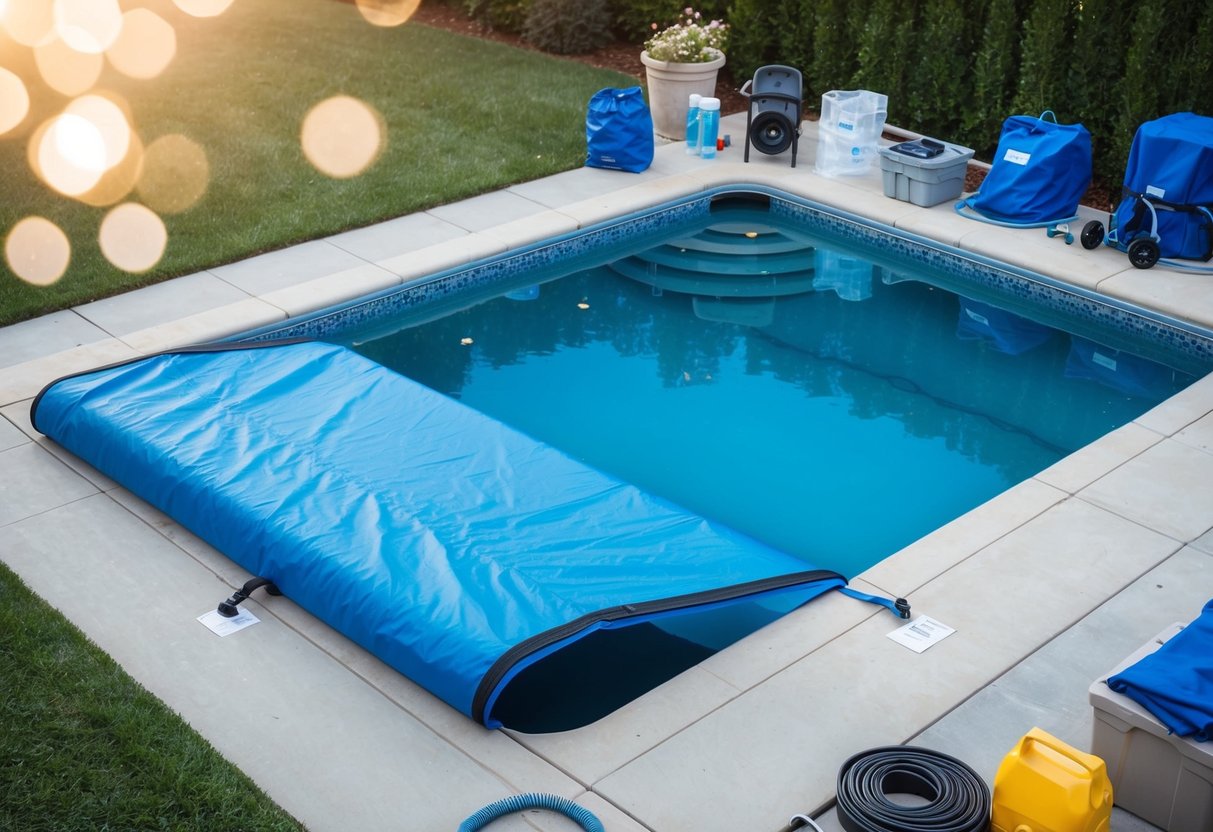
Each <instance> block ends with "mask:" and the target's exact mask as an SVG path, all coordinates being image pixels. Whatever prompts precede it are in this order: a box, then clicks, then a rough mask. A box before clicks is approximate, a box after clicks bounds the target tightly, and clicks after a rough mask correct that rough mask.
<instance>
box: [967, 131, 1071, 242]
mask: <svg viewBox="0 0 1213 832" xmlns="http://www.w3.org/2000/svg"><path fill="white" fill-rule="evenodd" d="M1090 184H1091V134H1090V133H1088V132H1087V128H1085V127H1083V126H1082V125H1081V124H1058V123H1057V117H1056V116H1054V115H1053V111H1052V110H1046V111H1045V112H1044V113H1042V114H1041V116H1040V118H1037V117H1036V116H1011V117H1010V118H1008V119H1007V120H1006V121H1005V122H1004V123H1003V126H1002V135H1001V136H1000V137H999V139H998V151H997V152H996V153H995V155H994V164H993V165H992V166H991V168H990V172H989V173H988V174H986V178H985V181H984V182H982V183H981V190H980V191H979V192H978V193H977V195H976V196H974V197H972V198H971V199H970V200H968V201H967V203H968V206H969V207H970V208H972V209H973V210H974V211H976V212H978V213H979V214H981V215H983V216H985V217H988V218H990V219H995V220H1000V221H1003V222H1010V223H1018V224H1024V225H1034V224H1035V225H1042V224H1046V223H1051V222H1064V221H1066V220H1070V219H1073V218H1074V216H1075V215H1076V214H1077V213H1078V202H1079V200H1081V199H1082V196H1083V194H1085V193H1086V192H1087V187H1088V186H1089V185H1090Z"/></svg>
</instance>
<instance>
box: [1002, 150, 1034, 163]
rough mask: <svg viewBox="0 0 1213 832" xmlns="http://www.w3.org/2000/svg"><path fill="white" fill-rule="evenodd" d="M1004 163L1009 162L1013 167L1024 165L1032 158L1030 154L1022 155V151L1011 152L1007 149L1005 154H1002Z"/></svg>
mask: <svg viewBox="0 0 1213 832" xmlns="http://www.w3.org/2000/svg"><path fill="white" fill-rule="evenodd" d="M1002 158H1003V160H1004V161H1007V162H1010V163H1011V164H1013V165H1026V164H1027V163H1028V160H1029V159H1031V158H1032V154H1031V153H1024V152H1023V151H1022V150H1011V149H1010V148H1007V152H1006V153H1004V154H1002Z"/></svg>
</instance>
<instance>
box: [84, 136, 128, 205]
mask: <svg viewBox="0 0 1213 832" xmlns="http://www.w3.org/2000/svg"><path fill="white" fill-rule="evenodd" d="M142 171H143V142H141V141H140V140H139V136H137V135H136V134H134V133H131V137H130V149H129V150H127V152H126V156H124V157H123V158H122V161H120V162H119V163H118V164H116V165H114V166H113V167H112V168H110V169H109V170H107V171H105V173H103V174H101V178H100V179H99V180H98V181H97V184H96V185H94V186H93V187H91V188H89V189H88V190H87V191H85V192H84V193H82V194H77V195H76V199H78V200H80V201H81V202H83V203H84V204H86V205H92V206H93V207H95V208H103V207H105V206H106V205H114V204H115V203H118V202H121V201H122V200H124V199H126V197H127V196H128V195H129V194H130V192H131V191H133V190H134V189H135V184H136V183H137V182H138V181H139V176H140V175H141V173H142Z"/></svg>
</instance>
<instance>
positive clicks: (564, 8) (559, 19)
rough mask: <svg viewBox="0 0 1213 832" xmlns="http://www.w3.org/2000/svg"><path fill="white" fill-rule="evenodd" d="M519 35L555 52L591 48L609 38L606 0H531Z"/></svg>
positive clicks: (581, 50)
mask: <svg viewBox="0 0 1213 832" xmlns="http://www.w3.org/2000/svg"><path fill="white" fill-rule="evenodd" d="M522 37H523V39H524V40H525V41H527V42H528V43H531V44H534V45H535V46H537V47H539V48H540V49H542V50H543V51H545V52H554V53H555V54H557V55H579V54H582V53H584V52H593V51H594V50H595V49H597V48H598V47H600V46H605V45H606V44H608V43H610V42H611V18H610V15H609V14H608V13H607V8H606V0H532V2H531V8H530V10H529V11H528V12H527V16H526V22H525V23H524V24H523V27H522Z"/></svg>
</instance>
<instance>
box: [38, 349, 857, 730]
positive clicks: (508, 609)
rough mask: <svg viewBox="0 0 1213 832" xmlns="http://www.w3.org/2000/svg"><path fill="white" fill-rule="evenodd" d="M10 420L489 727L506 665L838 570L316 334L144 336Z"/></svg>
mask: <svg viewBox="0 0 1213 832" xmlns="http://www.w3.org/2000/svg"><path fill="white" fill-rule="evenodd" d="M30 415H31V419H32V421H33V424H34V426H35V427H36V429H37V430H39V431H40V432H41V433H44V434H45V435H47V436H48V437H50V438H51V439H53V440H54V441H56V442H57V443H59V444H60V445H62V446H63V447H64V448H66V449H67V450H69V451H71V452H72V453H74V454H76V455H77V456H79V457H81V458H82V459H84V460H85V461H86V462H88V463H89V464H91V465H93V466H94V467H96V468H97V469H98V470H100V471H101V472H102V473H104V474H105V475H106V476H108V477H110V478H111V479H113V480H115V481H116V482H118V483H120V484H121V485H123V486H124V487H125V488H127V489H128V490H130V491H131V492H132V493H134V494H136V495H137V496H139V497H140V498H142V499H143V500H145V501H147V502H148V503H150V504H152V505H153V506H155V507H156V508H158V509H160V510H161V511H163V512H164V513H166V514H167V515H169V516H170V517H172V518H173V519H174V520H176V521H177V522H178V523H180V524H181V525H182V526H184V527H185V528H187V529H189V530H190V531H191V532H193V533H194V534H196V535H198V536H199V537H200V538H202V539H203V540H205V541H206V542H207V543H209V544H210V545H212V546H214V547H215V548H216V549H218V550H219V551H221V552H223V553H224V554H225V555H226V556H228V557H229V558H231V559H232V560H233V561H235V562H236V563H238V564H240V566H242V567H243V568H245V569H246V570H248V571H249V572H250V573H252V574H253V575H256V576H259V577H263V578H267V579H269V580H271V581H273V582H274V583H275V584H276V585H277V587H278V588H279V589H281V590H282V592H283V593H284V594H285V595H286V596H287V597H289V598H291V599H292V600H293V601H294V602H296V603H297V604H299V606H301V607H302V608H304V609H305V610H307V611H308V612H310V613H312V614H313V615H315V616H316V617H318V618H319V619H321V620H322V621H324V622H325V623H327V624H328V625H330V626H332V627H333V628H334V629H336V630H338V631H339V632H341V633H342V634H344V635H345V636H347V637H348V638H350V639H351V640H353V641H354V642H356V643H358V644H359V645H361V646H362V647H364V648H366V649H367V650H368V651H369V652H371V653H372V654H374V655H375V656H377V657H378V658H380V659H381V660H383V661H384V662H385V663H386V664H388V665H390V666H391V667H393V668H394V669H396V670H397V671H399V672H400V673H402V674H404V675H405V676H407V677H408V678H410V679H412V680H413V681H414V682H416V683H417V684H419V685H421V686H422V687H424V688H426V689H427V690H429V691H430V692H431V693H433V694H434V695H436V696H438V697H439V698H441V699H442V700H444V701H445V702H447V703H448V704H450V705H451V706H452V707H454V708H456V709H458V710H460V711H462V712H463V713H464V714H466V715H468V716H469V717H472V718H473V719H476V720H477V721H479V722H481V723H483V724H485V725H487V726H489V727H497V726H498V723H497V722H496V721H495V720H494V718H493V716H492V705H493V703H494V702H495V700H496V698H497V696H498V695H499V694H500V692H501V690H502V689H503V688H504V686H505V685H507V684H509V682H510V680H511V679H512V678H513V677H514V676H515V675H517V673H518V672H519V670H520V669H521V668H522V667H525V666H526V665H527V664H528V663H529V662H531V661H534V660H536V659H537V658H538V657H542V656H543V655H544V651H552V650H559V649H563V647H565V646H567V645H568V644H570V643H572V642H575V641H577V640H579V639H580V638H582V637H584V636H585V635H587V634H589V633H591V632H594V631H595V630H598V629H603V628H609V627H612V626H622V625H625V624H631V623H637V622H641V621H653V620H655V619H660V618H662V617H665V616H669V615H679V614H683V613H685V612H686V611H687V610H688V609H704V608H714V607H715V606H716V605H729V604H733V603H740V602H743V601H749V600H753V599H755V598H758V597H762V596H763V595H767V594H772V593H775V592H781V591H787V590H788V588H793V587H794V588H796V591H797V593H799V594H798V596H797V597H802V596H803V597H804V599H805V600H806V601H807V600H808V599H809V598H812V597H816V596H817V595H820V594H821V593H824V592H826V591H828V590H830V589H834V588H838V587H842V586H844V585H845V584H846V580H845V578H843V577H842V576H841V575H839V574H838V573H835V572H831V571H828V570H822V569H817V568H815V567H813V566H812V565H810V564H808V563H805V562H804V561H803V560H801V559H799V558H795V557H793V556H791V555H788V554H786V553H784V552H781V551H779V550H776V549H774V548H772V547H769V546H766V545H765V544H762V543H760V542H758V541H756V540H754V539H752V538H749V537H747V536H745V535H743V534H741V533H739V532H736V531H734V530H732V529H729V528H727V527H725V526H721V525H719V524H716V523H713V522H711V521H709V520H706V519H704V518H702V517H699V516H697V515H694V514H692V513H690V512H688V511H686V510H684V509H681V508H679V507H678V506H675V505H673V504H672V503H670V502H668V501H666V500H663V499H661V498H659V497H656V496H654V495H651V494H648V493H646V492H644V491H642V490H640V489H638V488H636V487H634V486H631V485H628V484H626V483H624V482H621V481H619V480H617V479H614V478H612V477H609V476H607V475H605V474H603V473H601V472H600V471H597V470H595V469H593V468H590V467H588V466H586V465H584V464H582V463H579V462H577V461H576V460H574V459H572V458H571V457H569V456H567V455H566V454H564V453H562V452H561V451H559V450H557V449H555V448H552V447H551V446H549V445H546V444H544V443H542V442H538V441H536V440H534V439H531V438H530V437H527V436H526V435H524V434H522V433H519V432H518V431H515V430H513V429H511V428H509V427H507V426H506V425H504V424H502V423H500V422H497V421H496V420H494V419H492V418H490V417H488V416H485V415H484V414H481V413H479V412H478V411H476V410H473V409H472V408H470V407H467V406H466V405H463V404H461V403H460V402H457V401H455V400H453V399H450V398H448V397H446V396H443V395H441V394H439V393H436V392H434V391H433V390H430V389H429V388H427V387H425V386H423V385H421V384H419V383H417V382H415V381H412V380H410V379H408V378H406V377H404V376H401V375H399V374H397V373H395V372H394V371H392V370H389V369H387V368H385V367H382V366H381V365H379V364H376V363H374V362H373V361H370V360H369V359H366V358H364V357H362V356H360V355H358V354H357V353H355V352H353V351H352V350H349V349H346V348H344V347H341V346H337V345H332V344H326V343H322V342H313V341H291V342H277V343H262V344H248V345H243V344H235V345H219V346H211V347H204V348H186V349H181V350H173V351H168V352H164V353H159V354H156V355H151V356H147V357H144V358H138V359H133V360H131V361H127V362H123V363H121V364H116V365H111V366H108V367H103V368H100V369H97V370H90V371H87V372H83V373H77V374H74V375H71V376H67V377H65V378H61V379H59V380H57V381H54V382H52V383H50V384H49V385H47V387H46V388H45V389H44V390H43V391H42V392H41V393H39V394H38V397H37V398H36V399H35V400H34V403H33V405H32V406H31V412H30Z"/></svg>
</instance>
